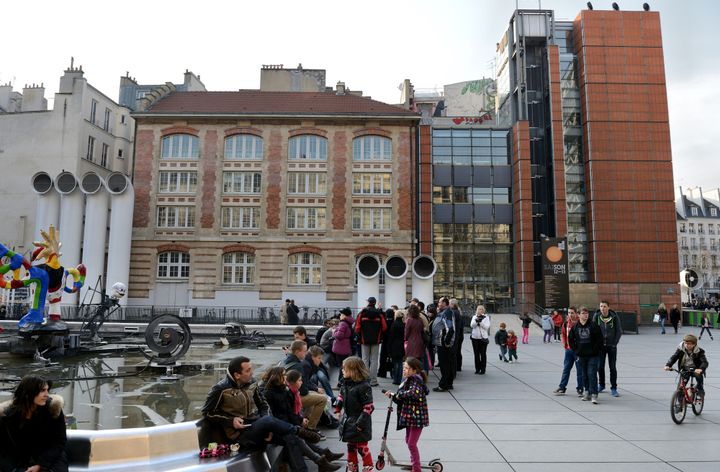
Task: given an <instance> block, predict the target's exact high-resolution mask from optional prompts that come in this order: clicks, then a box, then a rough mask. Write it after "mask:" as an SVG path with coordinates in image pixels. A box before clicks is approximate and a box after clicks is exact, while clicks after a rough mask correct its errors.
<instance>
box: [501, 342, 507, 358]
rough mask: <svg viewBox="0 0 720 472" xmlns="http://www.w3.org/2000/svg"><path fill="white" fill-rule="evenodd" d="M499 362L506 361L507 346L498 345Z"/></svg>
mask: <svg viewBox="0 0 720 472" xmlns="http://www.w3.org/2000/svg"><path fill="white" fill-rule="evenodd" d="M500 360H502V361H506V360H507V346H506V345H504V344H501V345H500Z"/></svg>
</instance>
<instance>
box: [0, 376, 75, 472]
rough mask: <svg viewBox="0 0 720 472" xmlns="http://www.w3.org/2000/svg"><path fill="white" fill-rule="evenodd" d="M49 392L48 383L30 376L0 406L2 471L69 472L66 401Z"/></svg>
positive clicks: (40, 378)
mask: <svg viewBox="0 0 720 472" xmlns="http://www.w3.org/2000/svg"><path fill="white" fill-rule="evenodd" d="M49 390H50V384H49V383H48V382H47V381H46V380H45V379H43V378H42V377H38V376H34V375H27V376H25V377H23V379H22V380H21V381H20V384H19V385H18V386H17V388H16V389H15V393H14V394H13V398H12V400H8V401H6V402H4V403H2V404H0V471H2V472H12V471H14V470H23V471H25V472H41V471H42V472H48V471H52V472H67V470H68V463H67V457H66V456H65V443H66V442H67V435H66V433H65V415H64V414H63V411H62V407H63V399H62V397H61V396H59V395H52V396H50V393H49Z"/></svg>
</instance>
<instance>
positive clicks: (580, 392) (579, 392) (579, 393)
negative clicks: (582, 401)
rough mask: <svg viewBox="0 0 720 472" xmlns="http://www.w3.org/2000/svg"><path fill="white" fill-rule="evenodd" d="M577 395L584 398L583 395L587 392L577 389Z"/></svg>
mask: <svg viewBox="0 0 720 472" xmlns="http://www.w3.org/2000/svg"><path fill="white" fill-rule="evenodd" d="M577 395H578V398H582V397H583V395H585V394H584V393H583V391H582V390H577Z"/></svg>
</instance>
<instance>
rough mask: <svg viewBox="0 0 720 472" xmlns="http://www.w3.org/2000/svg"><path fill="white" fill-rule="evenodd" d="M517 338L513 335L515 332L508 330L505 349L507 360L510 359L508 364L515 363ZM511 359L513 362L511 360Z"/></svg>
mask: <svg viewBox="0 0 720 472" xmlns="http://www.w3.org/2000/svg"><path fill="white" fill-rule="evenodd" d="M517 341H518V340H517V336H516V335H515V331H513V330H511V329H510V330H508V338H507V348H508V359H510V363H511V364H512V363H513V362H517V358H518V355H517ZM513 357H514V358H515V360H513Z"/></svg>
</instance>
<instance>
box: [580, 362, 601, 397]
mask: <svg viewBox="0 0 720 472" xmlns="http://www.w3.org/2000/svg"><path fill="white" fill-rule="evenodd" d="M599 362H600V357H599V356H593V357H578V359H577V367H578V370H579V371H580V373H581V374H582V378H583V386H584V389H585V394H586V395H587V394H588V393H589V394H590V395H597V393H598V383H597V372H598V363H599Z"/></svg>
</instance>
